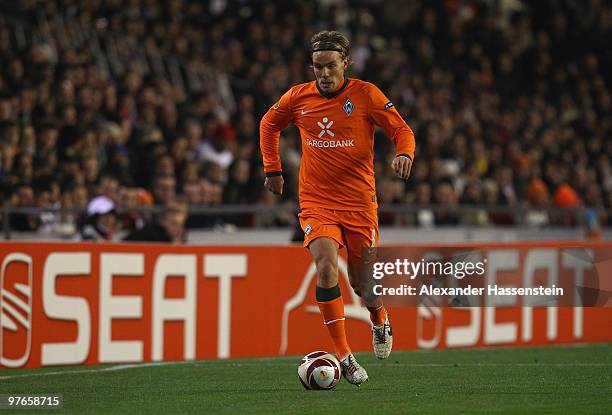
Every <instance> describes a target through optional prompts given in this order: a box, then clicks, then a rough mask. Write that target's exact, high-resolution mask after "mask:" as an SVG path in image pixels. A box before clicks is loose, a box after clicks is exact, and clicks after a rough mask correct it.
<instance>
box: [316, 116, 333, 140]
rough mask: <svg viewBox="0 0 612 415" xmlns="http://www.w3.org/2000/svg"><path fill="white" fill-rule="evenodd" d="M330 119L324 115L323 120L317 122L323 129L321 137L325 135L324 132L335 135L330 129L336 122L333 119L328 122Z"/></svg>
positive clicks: (331, 135)
mask: <svg viewBox="0 0 612 415" xmlns="http://www.w3.org/2000/svg"><path fill="white" fill-rule="evenodd" d="M328 121H329V119H328V118H327V117H324V118H323V122H321V121H318V122H317V125H318V126H319V128H320V129H321V132H320V133H319V138H321V137H323V135H324V134H329V136H330V137H333V136H334V133H333V132H332V130H330V128H331V126H332V125H333V124H334V122H333V121H329V122H328Z"/></svg>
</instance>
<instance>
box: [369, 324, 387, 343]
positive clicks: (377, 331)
mask: <svg viewBox="0 0 612 415" xmlns="http://www.w3.org/2000/svg"><path fill="white" fill-rule="evenodd" d="M387 327H389V325H388V324H387V323H385V324H383V325H382V326H381V327H374V328H373V330H374V336H376V341H378V342H379V343H386V342H387V339H386V337H385V333H386V332H387Z"/></svg>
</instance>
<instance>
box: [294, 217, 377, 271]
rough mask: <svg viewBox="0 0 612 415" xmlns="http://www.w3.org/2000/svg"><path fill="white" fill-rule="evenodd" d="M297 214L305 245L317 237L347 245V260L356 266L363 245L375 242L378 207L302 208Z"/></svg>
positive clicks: (370, 246)
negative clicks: (343, 208)
mask: <svg viewBox="0 0 612 415" xmlns="http://www.w3.org/2000/svg"><path fill="white" fill-rule="evenodd" d="M298 217H299V219H300V225H301V227H302V230H303V231H304V247H305V248H308V246H309V245H310V243H311V242H312V241H314V240H315V239H317V238H322V237H323V238H330V239H333V240H334V241H336V242H337V243H338V245H339V247H340V248H342V247H343V246H346V250H347V252H348V263H349V266H350V267H352V268H358V267H359V266H360V262H361V259H362V256H363V251H362V250H363V249H364V248H375V247H377V246H378V236H379V234H378V210H377V209H371V210H364V211H351V210H334V209H325V208H308V209H303V210H302V211H301V212H300V213H299V214H298Z"/></svg>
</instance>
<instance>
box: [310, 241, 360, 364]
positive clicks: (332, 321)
mask: <svg viewBox="0 0 612 415" xmlns="http://www.w3.org/2000/svg"><path fill="white" fill-rule="evenodd" d="M308 249H309V250H310V254H311V255H312V259H313V261H314V263H315V265H316V267H317V291H316V297H317V304H318V306H319V309H320V310H321V314H322V315H323V320H324V323H325V326H326V327H327V330H328V331H329V334H330V336H331V338H332V342H333V344H334V348H335V351H336V355H337V356H338V359H343V358H344V357H346V356H347V355H349V354H350V353H351V349H350V347H349V345H348V341H347V339H346V331H345V329H344V318H345V317H344V302H343V300H342V293H341V292H340V286H339V285H338V243H337V242H336V241H334V240H333V239H330V238H325V237H321V238H317V239H315V240H314V241H312V242H311V243H310V245H309V247H308Z"/></svg>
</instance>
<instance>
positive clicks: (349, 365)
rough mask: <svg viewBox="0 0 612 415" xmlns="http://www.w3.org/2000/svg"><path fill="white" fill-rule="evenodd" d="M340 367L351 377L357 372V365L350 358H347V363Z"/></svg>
mask: <svg viewBox="0 0 612 415" xmlns="http://www.w3.org/2000/svg"><path fill="white" fill-rule="evenodd" d="M342 367H343V369H344V370H345V371H346V372H348V373H350V374H351V375H352V374H354V373H355V372H356V371H357V365H356V364H355V360H354V359H353V358H352V356H349V357H348V358H347V363H342Z"/></svg>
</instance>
